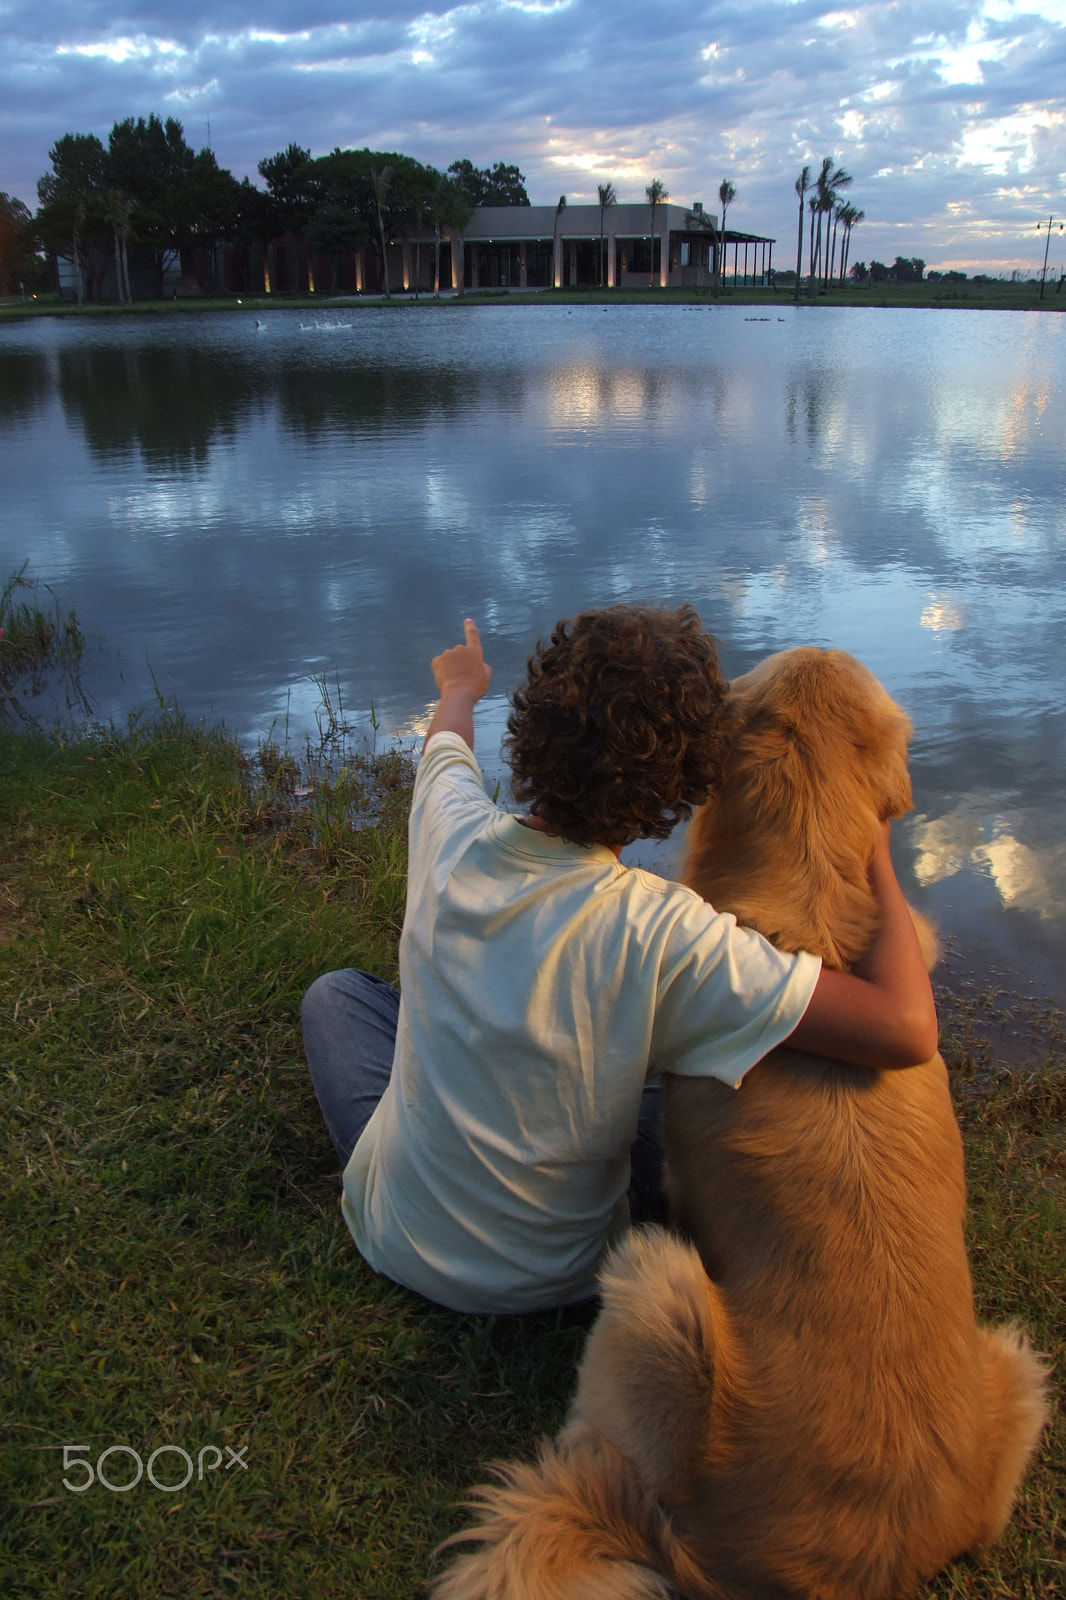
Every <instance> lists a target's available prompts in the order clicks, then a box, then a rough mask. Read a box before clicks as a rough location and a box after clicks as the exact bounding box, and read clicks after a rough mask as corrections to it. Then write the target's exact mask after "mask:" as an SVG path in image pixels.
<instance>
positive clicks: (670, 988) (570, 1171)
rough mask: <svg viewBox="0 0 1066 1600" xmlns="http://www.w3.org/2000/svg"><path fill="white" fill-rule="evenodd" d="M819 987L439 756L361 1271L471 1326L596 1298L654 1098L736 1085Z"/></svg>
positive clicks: (794, 959) (355, 1208)
mask: <svg viewBox="0 0 1066 1600" xmlns="http://www.w3.org/2000/svg"><path fill="white" fill-rule="evenodd" d="M819 965H820V964H819V962H818V960H817V958H816V957H814V956H808V955H800V956H791V955H784V954H782V953H781V952H779V951H777V950H775V949H774V948H773V947H772V946H771V945H769V944H768V943H767V942H766V941H765V940H764V939H763V938H761V937H760V935H758V934H756V933H753V932H751V931H750V930H748V929H744V928H738V927H737V925H736V921H735V919H734V918H733V917H732V916H730V915H721V914H719V913H717V912H716V911H714V910H713V909H712V907H710V906H709V905H707V904H706V903H705V902H704V901H703V900H701V899H700V898H699V896H698V895H696V894H694V893H693V892H692V891H691V890H690V889H686V888H684V887H683V886H682V885H680V884H676V883H667V882H666V881H664V880H663V879H662V878H657V877H655V876H653V875H652V874H651V873H648V872H644V871H643V870H641V869H639V868H631V867H623V866H621V865H620V864H619V862H618V861H617V860H616V859H615V857H614V855H613V853H612V852H611V851H610V850H608V849H607V848H606V847H604V846H599V845H593V846H581V845H575V844H570V843H567V842H566V841H564V840H562V839H559V838H556V837H552V836H550V835H548V834H545V833H540V832H535V831H534V830H532V829H530V828H527V827H525V826H523V824H522V823H520V822H519V821H518V819H517V818H516V817H513V816H509V815H508V814H507V813H506V812H504V811H501V810H500V809H499V808H498V807H497V806H495V805H494V804H493V803H492V801H491V800H490V799H489V798H488V796H487V795H486V794H485V790H484V786H483V783H482V778H481V772H480V769H479V768H478V765H477V762H476V761H475V760H474V756H473V754H472V752H471V751H470V750H469V748H468V747H467V745H466V744H465V743H464V741H463V740H462V739H461V738H459V737H458V735H456V734H448V733H442V734H437V735H436V736H435V737H434V738H433V739H432V740H431V741H430V742H429V743H428V745H427V747H426V750H425V752H424V754H423V757H422V762H421V765H420V767H419V771H418V776H417V779H416V781H415V788H414V795H413V799H412V806H411V819H410V857H409V866H408V887H407V909H406V913H405V916H404V924H403V933H402V936H401V939H400V985H401V995H402V998H401V1001H400V1014H399V1025H398V1031H397V1036H396V1054H395V1058H394V1063H393V1071H392V1079H391V1082H390V1084H389V1087H388V1089H387V1090H386V1092H385V1094H384V1096H383V1098H382V1100H381V1102H380V1104H379V1105H378V1107H377V1110H376V1111H375V1112H374V1115H373V1116H372V1117H371V1119H370V1122H369V1123H368V1124H367V1127H366V1129H365V1130H364V1132H363V1134H362V1137H361V1138H360V1139H359V1142H358V1144H357V1145H356V1147H355V1150H354V1151H353V1153H352V1156H351V1159H350V1161H349V1163H348V1166H347V1168H346V1170H345V1173H344V1196H343V1200H342V1206H343V1210H344V1215H345V1218H346V1220H347V1222H348V1226H349V1228H350V1229H351V1231H352V1235H353V1237H354V1239H355V1242H356V1244H357V1245H358V1247H359V1250H360V1252H361V1253H362V1254H363V1256H364V1257H365V1258H366V1260H367V1261H368V1262H369V1263H370V1265H371V1266H372V1267H374V1268H375V1269H376V1270H377V1271H379V1272H382V1273H385V1274H386V1275H387V1276H388V1277H390V1278H392V1279H394V1280H395V1281H397V1282H399V1283H402V1284H406V1285H407V1287H408V1288H411V1289H414V1290H417V1291H418V1293H420V1294H423V1295H425V1296H426V1297H427V1298H428V1299H430V1300H435V1301H438V1302H439V1303H441V1304H443V1305H446V1306H450V1307H452V1308H453V1309H454V1310H458V1311H473V1312H513V1311H530V1310H535V1309H539V1308H543V1307H547V1306H554V1305H561V1304H566V1303H570V1302H573V1301H577V1300H582V1299H585V1298H587V1297H588V1296H590V1295H592V1294H594V1293H595V1290H596V1270H597V1266H598V1264H599V1260H600V1257H601V1254H602V1252H603V1248H604V1246H605V1244H606V1243H607V1241H608V1240H609V1239H610V1238H612V1237H614V1236H615V1235H616V1234H617V1233H619V1232H621V1230H622V1229H623V1228H624V1227H625V1226H626V1225H627V1223H628V1209H627V1203H626V1191H627V1188H628V1184H629V1147H630V1145H631V1144H632V1142H633V1140H634V1138H635V1137H636V1128H637V1113H638V1109H639V1105H640V1097H641V1092H642V1090H643V1088H644V1085H645V1082H646V1080H647V1079H648V1078H649V1077H653V1076H654V1075H655V1074H656V1073H658V1072H674V1073H690V1074H695V1075H700V1076H704V1075H707V1076H713V1077H717V1078H721V1079H723V1080H724V1081H725V1082H726V1083H730V1084H734V1085H736V1084H739V1082H740V1080H741V1078H742V1077H743V1075H744V1073H745V1072H746V1071H747V1070H748V1068H749V1067H751V1066H753V1065H754V1064H755V1062H756V1061H758V1060H760V1059H761V1058H762V1057H763V1056H764V1055H765V1054H766V1053H767V1052H768V1051H769V1050H771V1049H773V1047H774V1046H775V1045H776V1044H779V1043H780V1042H781V1040H782V1039H784V1038H786V1037H787V1036H788V1035H789V1034H790V1033H791V1032H792V1030H793V1028H794V1027H795V1026H796V1024H797V1022H798V1021H799V1020H800V1018H801V1017H802V1015H803V1013H804V1011H805V1010H806V1007H807V1003H808V1001H809V999H810V997H811V993H812V991H813V989H814V985H815V982H816V980H817V977H818V971H819Z"/></svg>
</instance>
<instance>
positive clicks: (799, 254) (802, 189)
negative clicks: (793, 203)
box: [794, 167, 811, 305]
mask: <svg viewBox="0 0 1066 1600" xmlns="http://www.w3.org/2000/svg"><path fill="white" fill-rule="evenodd" d="M810 186H811V169H810V167H804V169H803V171H802V172H801V173H800V175H799V177H798V178H797V179H796V184H795V189H796V193H797V194H798V195H799V203H800V209H799V233H798V235H797V237H796V293H795V296H794V299H795V301H796V304H797V305H798V304H799V297H800V273H801V271H802V269H803V201H804V197H805V196H806V193H807V190H808V189H809V188H810Z"/></svg>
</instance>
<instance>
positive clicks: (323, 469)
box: [0, 302, 1066, 1001]
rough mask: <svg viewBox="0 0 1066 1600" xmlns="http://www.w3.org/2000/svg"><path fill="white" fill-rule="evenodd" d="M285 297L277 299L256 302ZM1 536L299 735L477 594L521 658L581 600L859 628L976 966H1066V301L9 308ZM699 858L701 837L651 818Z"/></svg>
mask: <svg viewBox="0 0 1066 1600" xmlns="http://www.w3.org/2000/svg"><path fill="white" fill-rule="evenodd" d="M257 316H258V324H257ZM0 482H2V483H3V489H4V494H3V506H4V515H3V520H2V524H0V572H2V573H3V574H7V573H10V572H11V571H12V570H14V569H15V568H17V567H18V566H20V565H21V564H22V562H23V561H24V560H27V559H28V560H29V563H30V567H29V571H30V573H31V574H32V575H34V576H36V577H38V578H40V579H42V580H44V581H47V582H48V583H49V584H51V585H52V587H53V589H54V590H55V591H56V593H57V595H58V597H59V599H60V600H61V602H62V603H63V604H64V605H65V606H72V607H74V608H75V609H76V611H77V613H78V615H79V618H80V619H81V622H82V624H83V626H84V627H85V628H87V629H89V630H91V631H92V632H93V634H94V635H95V636H96V637H97V638H98V640H99V641H101V643H100V648H99V649H96V650H94V651H93V652H92V653H91V655H90V658H89V661H88V667H87V673H86V680H87V684H88V687H89V688H90V689H91V691H92V692H93V694H94V696H95V697H96V701H97V705H98V708H99V712H100V715H101V716H102V717H105V718H107V717H117V718H122V717H123V716H124V715H125V713H126V712H127V711H128V710H129V709H130V708H132V707H135V706H137V705H143V704H145V703H148V702H151V701H152V700H153V698H154V695H155V686H158V688H159V690H161V691H162V692H163V693H165V694H166V695H168V696H170V695H173V696H175V697H176V698H177V700H178V701H179V702H180V704H181V706H182V707H183V709H184V710H185V711H186V712H187V713H188V714H189V715H191V716H193V717H198V718H199V717H202V718H206V719H208V720H211V721H216V720H224V721H225V722H226V723H227V724H228V725H229V726H230V727H231V728H232V729H233V730H234V731H235V732H236V733H238V734H239V735H240V737H241V738H242V739H245V740H249V741H252V740H254V739H255V738H256V737H257V736H260V735H263V734H266V733H268V732H269V731H270V730H271V729H273V730H274V733H275V736H279V735H280V736H285V733H286V731H287V733H288V737H289V738H290V739H291V740H292V741H293V742H297V741H298V739H299V738H300V737H301V736H302V734H303V733H304V732H305V731H306V729H307V728H308V727H310V726H312V725H313V722H314V715H315V707H316V704H317V703H318V700H319V689H318V688H317V687H316V685H315V682H314V679H315V677H316V675H318V676H320V675H321V674H326V676H327V678H328V681H329V683H330V684H331V686H332V687H331V693H332V694H333V695H334V697H338V696H339V698H340V700H341V701H342V703H343V705H344V707H345V709H346V710H347V711H348V713H349V714H351V715H352V716H353V717H357V718H359V719H362V720H364V721H366V722H367V725H368V726H369V720H370V716H371V708H373V718H374V720H375V721H377V722H378V723H379V724H380V728H379V732H378V734H377V737H378V738H379V739H380V738H382V737H385V736H387V735H398V736H402V737H408V738H412V737H413V736H414V735H415V734H416V733H417V732H418V730H419V729H420V728H424V726H425V722H426V717H427V712H428V709H429V707H430V706H431V705H432V702H433V683H432V678H431V675H430V673H429V669H428V662H429V659H430V657H431V656H432V655H434V654H435V653H436V652H437V651H438V650H440V649H441V648H443V647H444V646H445V645H447V644H450V643H452V642H454V641H455V640H456V639H457V638H458V637H459V636H460V631H461V623H462V618H463V616H464V615H466V614H470V615H472V616H474V617H475V618H477V620H478V622H479V623H480V625H481V628H482V634H483V638H484V643H485V650H486V655H487V658H488V659H489V660H490V661H491V662H492V663H493V666H494V668H495V677H494V683H493V688H494V690H495V689H496V688H497V686H498V689H499V693H498V694H496V693H494V695H493V696H492V697H491V698H490V699H489V700H488V701H487V702H486V703H485V705H484V706H483V708H482V709H481V710H480V711H479V718H478V741H479V754H480V755H481V757H482V759H483V762H484V764H485V765H486V767H487V769H488V770H490V772H492V773H493V774H496V773H498V772H499V770H500V767H499V755H498V748H499V740H500V736H501V733H502V729H503V722H504V718H505V716H506V702H505V694H506V691H507V690H508V689H509V688H510V687H511V686H512V685H513V684H514V683H515V682H516V681H517V680H518V678H519V677H520V676H521V675H522V672H523V670H524V663H525V658H526V655H527V654H528V651H529V650H530V648H531V647H532V645H533V643H534V642H535V640H536V639H537V637H538V636H540V635H543V634H545V633H546V632H547V631H548V630H550V628H551V626H552V624H553V623H554V622H555V621H556V620H557V618H559V617H561V616H566V615H569V614H571V613H573V612H574V611H576V610H579V609H581V608H583V607H586V606H591V605H605V604H610V603H612V602H615V601H618V600H630V599H639V600H645V601H652V602H657V601H660V600H661V601H665V602H668V603H670V604H676V603H679V602H681V601H691V602H692V603H693V604H694V605H695V606H696V607H697V608H698V609H699V611H700V613H701V614H702V616H703V618H704V620H705V622H706V624H707V626H708V627H709V628H710V630H711V631H712V632H713V633H714V634H715V635H716V636H717V637H718V638H719V639H720V641H721V643H722V652H723V658H724V662H725V665H726V669H727V672H729V673H730V674H734V673H736V672H740V671H743V670H745V669H746V668H747V667H749V666H751V665H752V664H753V663H754V662H756V661H757V660H759V659H760V658H761V657H763V656H764V655H766V654H768V653H770V652H771V651H774V650H778V649H781V648H783V647H785V646H787V645H791V644H797V643H813V644H820V645H834V646H838V647H840V648H843V649H845V650H850V651H852V652H853V653H854V654H855V655H857V656H859V657H860V659H861V660H863V661H864V662H866V664H867V665H868V666H869V667H871V668H872V669H873V671H874V672H876V673H877V674H878V676H879V677H880V678H881V679H882V680H883V682H884V683H885V684H886V686H887V687H888V689H889V690H890V692H891V693H892V694H893V695H894V696H895V697H896V698H897V699H898V700H899V701H901V703H902V704H903V705H904V706H905V707H906V708H907V710H908V711H909V713H910V715H911V717H912V718H913V721H914V724H915V739H914V744H913V747H912V775H913V780H914V792H915V800H916V806H917V809H916V812H915V813H914V814H913V815H912V816H911V817H910V818H908V819H907V820H906V822H904V823H902V824H898V825H897V827H896V830H895V849H896V855H897V861H898V865H899V867H900V871H901V876H902V877H903V878H904V881H905V886H906V887H907V889H908V892H909V893H910V894H911V896H912V898H913V899H915V900H916V902H917V903H919V904H921V905H923V906H925V907H926V908H927V909H928V910H929V911H930V912H931V913H932V915H933V916H934V918H935V919H936V920H937V921H938V923H939V925H940V927H941V930H942V932H944V933H945V934H946V935H947V936H948V939H949V941H950V944H951V946H952V949H953V952H954V954H953V957H952V960H953V963H954V964H955V965H956V967H961V968H967V967H968V968H969V969H971V970H973V971H976V972H978V973H985V972H987V971H988V970H989V969H990V968H996V969H999V970H1002V971H1003V972H1005V973H1006V974H1007V975H1008V976H1009V977H1010V980H1011V981H1012V982H1013V981H1017V982H1019V983H1022V984H1025V985H1028V984H1029V982H1030V981H1031V982H1032V983H1033V984H1034V985H1035V988H1036V991H1037V992H1038V993H1040V994H1050V995H1053V996H1055V997H1057V998H1058V999H1059V1000H1060V1001H1063V1000H1066V960H1064V955H1066V797H1064V788H1066V784H1064V777H1066V714H1064V711H1063V694H1064V685H1066V493H1064V491H1066V318H1063V317H1061V316H1052V315H1046V314H1045V315H1039V314H1035V313H1018V312H966V311H958V310H952V311H937V310H909V309H908V310H883V309H877V308H871V309H866V308H862V309H859V308H856V309H851V308H844V309H835V308H827V307H803V308H800V309H798V310H796V309H794V308H793V307H792V306H791V304H789V303H788V302H783V303H780V304H772V305H771V306H770V307H769V308H768V309H765V310H764V309H761V308H753V307H750V306H732V305H721V304H719V305H710V304H707V305H692V306H684V305H663V306H637V305H627V306H617V307H602V306H588V307H574V308H572V309H568V308H566V307H565V306H547V305H536V304H532V305H529V304H521V305H519V304H501V305H499V306H495V305H490V306H477V307H462V306H455V305H443V306H433V305H429V304H422V305H405V306H397V307H393V308H386V307H383V308H374V307H345V306H339V305H338V306H329V307H328V308H325V309H314V310H312V309H309V308H306V307H305V308H301V309H296V310H288V309H285V310H278V311H271V312H259V313H258V314H248V313H245V312H243V311H237V312H234V313H232V314H229V315H221V314H215V315H206V314H203V315H201V314H197V313H189V312H184V313H175V314H174V315H173V316H160V317H152V318H149V317H137V318H129V319H114V320H111V319H109V320H107V321H97V320H91V319H88V318H81V319H71V320H59V319H55V320H52V319H49V320H39V321H32V322H30V321H27V322H24V323H14V324H8V325H6V326H3V327H2V328H0ZM630 854H631V856H632V855H636V856H637V857H638V858H639V859H641V860H643V861H645V862H646V863H648V864H650V865H653V866H657V867H658V868H659V869H660V870H662V871H664V872H667V873H669V872H670V871H671V870H673V862H674V860H675V858H676V851H672V850H671V848H670V847H666V849H665V850H661V851H658V852H655V851H652V850H650V849H649V847H647V846H638V847H635V848H634V851H633V852H631V853H630Z"/></svg>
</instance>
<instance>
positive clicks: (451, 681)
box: [430, 617, 492, 701]
mask: <svg viewBox="0 0 1066 1600" xmlns="http://www.w3.org/2000/svg"><path fill="white" fill-rule="evenodd" d="M463 628H464V631H465V633H466V642H465V644H456V645H453V646H452V648H451V649H450V650H445V651H443V652H442V653H441V654H440V655H439V656H434V657H433V660H432V661H431V663H430V666H431V668H432V670H433V677H434V679H435V680H436V684H437V688H438V689H439V690H440V692H441V694H442V695H444V694H445V692H446V691H447V690H449V689H456V690H459V691H460V692H466V693H468V694H470V695H471V696H472V700H473V701H476V700H480V699H481V696H482V695H483V694H484V693H485V690H486V689H487V688H488V686H489V683H490V681H491V679H492V668H491V667H490V666H486V664H485V658H484V656H483V655H482V654H481V635H480V634H479V633H478V631H477V624H476V623H475V622H474V621H473V620H472V619H471V618H470V617H467V618H466V620H465V621H464V623H463Z"/></svg>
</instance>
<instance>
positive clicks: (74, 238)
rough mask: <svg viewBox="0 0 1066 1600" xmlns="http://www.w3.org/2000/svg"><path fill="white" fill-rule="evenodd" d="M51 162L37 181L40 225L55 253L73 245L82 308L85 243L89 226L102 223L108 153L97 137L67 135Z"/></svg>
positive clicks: (77, 295)
mask: <svg viewBox="0 0 1066 1600" xmlns="http://www.w3.org/2000/svg"><path fill="white" fill-rule="evenodd" d="M48 159H49V161H51V163H52V170H51V172H46V173H45V175H44V176H43V177H42V178H39V179H38V180H37V198H38V200H39V201H40V209H39V211H38V214H37V220H38V225H39V226H40V228H41V231H42V233H43V234H44V237H45V239H46V240H47V241H48V243H50V244H51V246H52V248H53V249H54V250H57V251H61V250H62V245H63V243H69V244H70V247H71V265H72V267H73V272H74V296H75V299H76V300H77V302H78V304H79V305H81V303H82V299H83V297H84V293H85V283H84V279H83V277H82V271H83V268H86V269H87V267H88V258H87V256H86V255H85V253H84V251H83V248H82V239H83V234H84V232H85V228H86V224H87V223H88V222H89V221H90V220H92V221H99V201H100V197H101V195H102V193H103V189H104V182H105V177H104V169H105V164H106V152H105V150H104V147H103V145H102V143H101V142H100V140H99V139H98V138H97V137H96V135H95V133H65V134H64V135H63V137H62V138H61V139H57V140H56V142H55V144H54V145H53V146H52V148H51V150H49V152H48Z"/></svg>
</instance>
